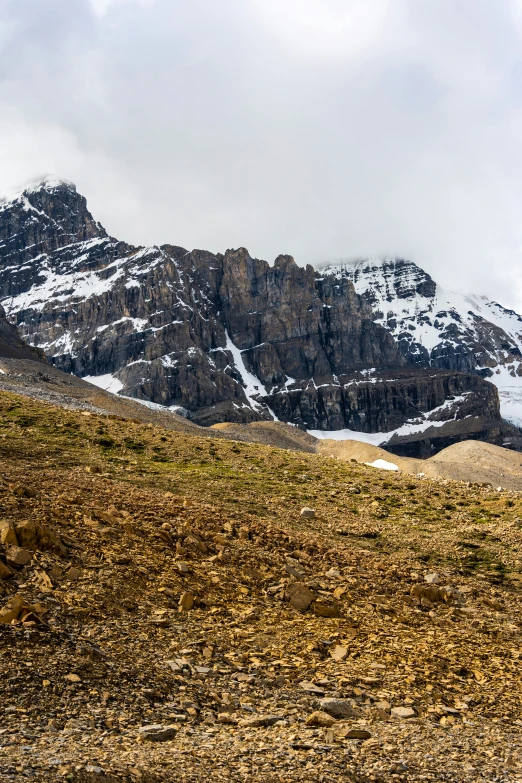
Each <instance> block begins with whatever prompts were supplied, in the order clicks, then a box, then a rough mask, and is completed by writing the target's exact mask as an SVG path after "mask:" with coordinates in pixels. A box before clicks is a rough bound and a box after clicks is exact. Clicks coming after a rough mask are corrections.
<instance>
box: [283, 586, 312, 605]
mask: <svg viewBox="0 0 522 783" xmlns="http://www.w3.org/2000/svg"><path fill="white" fill-rule="evenodd" d="M287 595H288V596H289V599H288V600H289V601H290V606H293V607H294V609H297V611H298V612H306V610H307V609H308V608H309V607H310V604H311V603H312V601H313V600H314V599H315V595H314V593H312V591H311V590H309V589H308V587H307V586H306V585H303V584H301V583H300V582H296V583H295V584H293V585H290V587H289V588H288V591H287Z"/></svg>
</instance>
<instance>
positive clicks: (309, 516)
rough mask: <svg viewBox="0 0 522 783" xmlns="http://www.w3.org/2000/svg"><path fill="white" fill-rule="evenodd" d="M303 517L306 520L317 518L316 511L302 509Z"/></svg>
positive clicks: (306, 508)
mask: <svg viewBox="0 0 522 783" xmlns="http://www.w3.org/2000/svg"><path fill="white" fill-rule="evenodd" d="M301 516H302V517H304V518H305V519H313V518H314V517H315V511H314V509H313V508H308V507H307V506H305V507H304V508H302V509H301Z"/></svg>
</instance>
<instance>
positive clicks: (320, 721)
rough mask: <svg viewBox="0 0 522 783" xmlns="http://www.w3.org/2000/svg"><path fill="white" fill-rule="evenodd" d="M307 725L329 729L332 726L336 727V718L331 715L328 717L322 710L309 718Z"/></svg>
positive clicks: (313, 713)
mask: <svg viewBox="0 0 522 783" xmlns="http://www.w3.org/2000/svg"><path fill="white" fill-rule="evenodd" d="M306 723H307V725H308V726H320V727H322V728H325V729H328V728H330V726H333V725H334V723H335V718H334V717H332V716H331V715H328V713H326V712H323V711H322V710H316V711H315V712H312V714H311V715H309V716H308V718H307V719H306Z"/></svg>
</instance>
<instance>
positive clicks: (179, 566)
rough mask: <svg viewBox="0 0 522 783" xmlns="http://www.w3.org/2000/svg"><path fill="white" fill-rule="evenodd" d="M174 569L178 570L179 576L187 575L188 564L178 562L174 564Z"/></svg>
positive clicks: (181, 561)
mask: <svg viewBox="0 0 522 783" xmlns="http://www.w3.org/2000/svg"><path fill="white" fill-rule="evenodd" d="M176 568H177V569H178V571H179V572H180V574H188V572H189V571H190V569H189V567H188V564H187V563H185V562H184V561H183V560H178V562H177V563H176Z"/></svg>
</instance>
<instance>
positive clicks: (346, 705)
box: [319, 699, 357, 720]
mask: <svg viewBox="0 0 522 783" xmlns="http://www.w3.org/2000/svg"><path fill="white" fill-rule="evenodd" d="M319 706H320V707H321V709H322V710H323V712H327V713H328V715H331V716H332V718H336V719H337V720H342V719H343V718H354V717H356V716H357V713H356V711H355V710H354V708H353V707H352V705H351V703H350V702H349V701H348V699H321V701H320V702H319Z"/></svg>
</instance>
